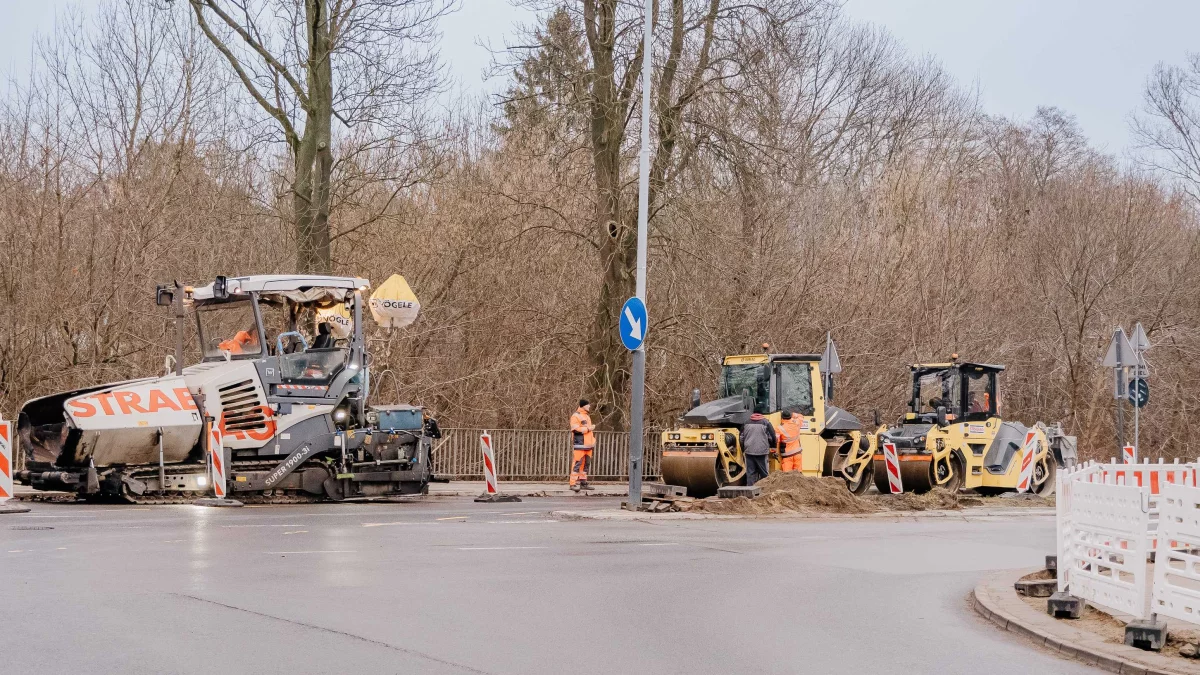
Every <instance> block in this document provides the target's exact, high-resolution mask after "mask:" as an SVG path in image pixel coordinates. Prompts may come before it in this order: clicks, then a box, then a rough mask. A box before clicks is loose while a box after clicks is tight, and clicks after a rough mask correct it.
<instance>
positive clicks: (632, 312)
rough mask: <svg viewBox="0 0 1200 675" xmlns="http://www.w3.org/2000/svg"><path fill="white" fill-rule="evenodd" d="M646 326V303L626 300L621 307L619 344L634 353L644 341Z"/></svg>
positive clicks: (636, 299) (632, 299)
mask: <svg viewBox="0 0 1200 675" xmlns="http://www.w3.org/2000/svg"><path fill="white" fill-rule="evenodd" d="M648 324H649V321H648V319H647V318H646V303H644V302H642V301H641V300H640V299H639V298H636V297H633V298H630V299H628V300H626V301H625V306H624V307H621V344H623V345H625V348H626V349H628V350H629V351H631V352H632V351H636V350H637V348H638V347H641V346H642V342H645V340H646V329H647V328H648V327H649V325H648Z"/></svg>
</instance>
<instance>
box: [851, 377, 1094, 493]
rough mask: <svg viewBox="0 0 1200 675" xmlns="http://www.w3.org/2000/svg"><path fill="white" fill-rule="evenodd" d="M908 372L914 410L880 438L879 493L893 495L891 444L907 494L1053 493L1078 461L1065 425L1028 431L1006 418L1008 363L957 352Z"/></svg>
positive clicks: (1038, 427)
mask: <svg viewBox="0 0 1200 675" xmlns="http://www.w3.org/2000/svg"><path fill="white" fill-rule="evenodd" d="M909 368H910V370H911V373H912V397H911V399H910V401H909V406H908V408H909V409H908V411H907V412H906V413H905V414H904V417H903V419H902V420H900V423H899V424H897V425H895V426H892V427H889V428H888V429H886V430H885V431H883V432H882V433H880V435H879V449H878V451H877V452H876V454H875V462H874V464H875V470H874V477H875V485H876V487H877V488H878V489H879V491H880V492H883V493H887V492H889V490H890V486H889V483H888V473H887V463H886V460H885V458H884V452H883V450H884V447H885V445H887V444H891V445H893V446H894V447H895V449H896V455H897V460H898V462H897V464H898V467H899V473H900V479H901V484H902V486H903V489H904V491H905V492H928V491H929V490H931V489H932V488H934V487H935V486H940V487H944V488H946V489H948V490H952V491H957V490H959V489H973V490H975V491H976V492H978V493H980V494H997V493H1000V492H1006V491H1013V490H1018V488H1021V489H1024V490H1026V491H1028V492H1033V493H1036V494H1040V495H1049V494H1052V493H1053V492H1054V475H1055V473H1056V471H1057V467H1059V466H1070V465H1072V464H1074V463H1075V447H1076V442H1075V437H1074V436H1068V435H1066V434H1065V433H1064V432H1063V430H1062V427H1061V425H1058V424H1055V425H1053V426H1048V425H1045V424H1042V423H1041V422H1038V423H1037V424H1035V425H1033V426H1032V427H1026V426H1025V425H1023V424H1021V423H1020V422H1012V421H1005V420H1004V419H1003V418H1002V417H1001V416H1000V399H999V390H998V388H997V384H998V383H997V380H998V377H999V375H1000V373H1001V372H1003V371H1004V366H1002V365H993V364H987V363H961V362H959V360H958V355H954V356H953V357H952V358H951V360H950V361H949V362H946V363H924V364H914V365H912V366H910V367H909ZM1026 457H1029V460H1028V462H1026ZM1022 469H1025V471H1024V472H1023V471H1022ZM1023 476H1024V477H1026V481H1025V482H1026V483H1027V484H1026V485H1022V478H1023Z"/></svg>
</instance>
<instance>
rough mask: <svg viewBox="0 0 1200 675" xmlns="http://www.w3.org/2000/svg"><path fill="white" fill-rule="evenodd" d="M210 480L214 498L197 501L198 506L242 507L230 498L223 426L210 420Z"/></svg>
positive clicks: (208, 425)
mask: <svg viewBox="0 0 1200 675" xmlns="http://www.w3.org/2000/svg"><path fill="white" fill-rule="evenodd" d="M205 426H206V427H208V450H207V456H208V478H209V480H211V481H212V488H213V496H212V497H205V498H203V499H197V500H196V501H195V502H193V503H194V504H196V505H197V506H241V505H242V503H241V502H239V501H238V500H236V499H230V498H229V463H228V462H227V461H226V460H227V459H228V458H227V457H226V456H225V443H224V439H223V438H222V437H221V425H220V424H216V423H214V422H213V420H212V418H209V419H208V422H207V423H206V424H205Z"/></svg>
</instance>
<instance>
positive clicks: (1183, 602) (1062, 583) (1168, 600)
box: [1055, 462, 1200, 623]
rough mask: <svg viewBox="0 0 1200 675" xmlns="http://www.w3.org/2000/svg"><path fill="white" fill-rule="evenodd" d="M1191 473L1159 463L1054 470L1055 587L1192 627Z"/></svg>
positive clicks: (1199, 496)
mask: <svg viewBox="0 0 1200 675" xmlns="http://www.w3.org/2000/svg"><path fill="white" fill-rule="evenodd" d="M1198 473H1200V463H1174V464H1165V463H1162V462H1160V463H1157V464H1153V463H1139V464H1123V463H1117V462H1111V463H1099V462H1088V463H1086V464H1082V465H1079V466H1076V467H1072V468H1070V469H1065V470H1060V472H1059V474H1058V477H1057V485H1056V504H1055V507H1056V510H1057V519H1056V520H1057V530H1058V589H1059V590H1060V591H1066V592H1067V593H1070V594H1071V595H1074V596H1077V597H1080V598H1083V599H1085V600H1087V601H1089V602H1092V603H1093V604H1096V605H1100V606H1102V607H1106V608H1109V609H1111V610H1115V611H1117V612H1119V613H1121V614H1127V615H1129V616H1132V617H1134V618H1138V619H1144V618H1147V617H1148V616H1150V615H1151V614H1160V615H1163V616H1170V617H1173V618H1176V619H1180V620H1182V621H1188V622H1193V623H1195V622H1197V621H1200V612H1198V611H1197V609H1198V608H1200V488H1197V487H1196V485H1197V477H1198ZM1148 560H1153V563H1152V564H1147V561H1148Z"/></svg>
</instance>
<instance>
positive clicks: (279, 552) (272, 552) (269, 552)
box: [265, 551, 358, 555]
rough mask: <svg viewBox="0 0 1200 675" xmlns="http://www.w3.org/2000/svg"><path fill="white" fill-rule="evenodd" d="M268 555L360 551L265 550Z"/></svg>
mask: <svg viewBox="0 0 1200 675" xmlns="http://www.w3.org/2000/svg"><path fill="white" fill-rule="evenodd" d="M265 553H266V554H267V555H292V554H299V553H358V551H265Z"/></svg>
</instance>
